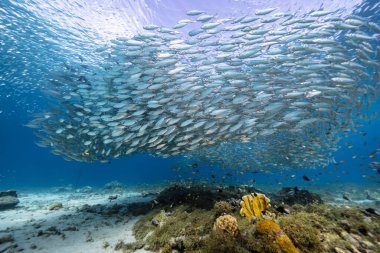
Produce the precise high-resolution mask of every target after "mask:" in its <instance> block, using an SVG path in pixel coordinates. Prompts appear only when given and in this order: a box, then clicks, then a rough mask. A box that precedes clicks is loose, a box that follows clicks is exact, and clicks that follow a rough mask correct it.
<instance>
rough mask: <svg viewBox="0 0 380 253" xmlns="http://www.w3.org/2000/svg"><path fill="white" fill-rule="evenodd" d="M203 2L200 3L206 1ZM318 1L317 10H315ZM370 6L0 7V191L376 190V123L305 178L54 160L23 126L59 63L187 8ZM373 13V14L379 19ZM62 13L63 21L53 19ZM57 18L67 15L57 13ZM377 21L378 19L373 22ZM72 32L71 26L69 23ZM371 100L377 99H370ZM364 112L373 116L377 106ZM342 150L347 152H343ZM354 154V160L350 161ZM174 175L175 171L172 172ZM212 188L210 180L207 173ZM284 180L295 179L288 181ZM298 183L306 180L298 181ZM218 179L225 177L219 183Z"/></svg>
mask: <svg viewBox="0 0 380 253" xmlns="http://www.w3.org/2000/svg"><path fill="white" fill-rule="evenodd" d="M206 2H207V3H206ZM321 3H323V4H321ZM375 4H378V1H363V2H361V1H349V2H347V1H343V0H340V1H335V0H334V1H332V0H331V1H310V0H309V1H304V0H298V1H296V0H294V1H287V3H284V1H280V0H278V1H228V0H222V1H221V0H215V1H200V0H198V1H186V0H164V1H155V0H150V1H148V0H146V1H141V2H139V1H132V0H131V1H128V0H123V1H122V0H119V1H112V3H110V1H100V0H99V1H86V0H77V1H68V0H67V1H59V0H56V1H49V3H44V1H42V0H41V1H37V0H36V1H28V0H22V1H10V0H2V1H1V3H0V31H1V33H0V71H1V72H0V190H2V189H8V188H17V189H24V188H25V189H27V188H43V187H51V186H58V185H59V186H61V185H68V184H72V185H74V186H75V187H80V186H84V185H91V186H101V185H104V184H105V183H107V182H109V181H112V180H118V181H120V182H123V183H125V184H127V185H140V184H144V183H145V184H155V183H165V182H167V181H179V180H184V179H190V180H193V181H201V180H204V179H207V180H209V181H210V182H213V181H215V183H252V182H253V181H252V180H255V182H257V183H264V182H265V183H267V184H273V185H277V186H279V187H281V186H286V185H292V186H295V185H299V186H304V187H307V186H320V187H323V186H325V185H328V184H334V183H345V184H351V183H356V184H362V185H373V184H375V185H376V184H377V185H378V183H379V180H380V178H379V174H378V173H377V172H376V171H375V170H373V169H372V168H370V167H369V166H368V164H369V163H370V162H373V161H380V155H378V157H375V158H369V157H368V156H369V154H370V153H372V152H373V151H375V150H376V149H378V148H380V131H379V127H380V119H379V118H377V119H375V120H373V121H370V122H363V127H362V128H360V129H358V132H357V133H349V135H348V137H345V138H343V139H342V140H341V142H340V144H341V145H340V146H341V148H340V149H339V150H338V151H337V152H336V154H335V160H336V161H337V162H339V161H341V160H347V162H344V163H342V164H339V165H335V164H331V165H329V166H327V167H326V168H318V169H315V170H310V169H308V168H305V169H304V170H286V171H279V170H278V169H277V168H273V170H271V172H270V173H258V174H253V173H247V174H244V175H232V176H226V174H227V173H228V170H227V171H226V170H222V169H220V168H214V167H209V166H207V165H206V164H199V170H200V172H199V173H197V174H195V175H193V174H192V173H191V170H189V168H188V166H187V165H189V164H192V163H196V162H197V161H187V160H184V158H183V157H181V156H177V157H172V158H166V159H164V158H159V157H154V156H151V155H149V154H139V155H132V156H130V157H126V158H121V159H114V160H111V162H110V163H109V164H101V163H91V164H86V163H79V162H67V161H65V160H63V159H62V158H61V157H59V156H55V155H53V154H51V153H50V152H49V149H45V148H40V147H38V146H36V145H35V144H34V142H36V141H37V140H38V139H37V137H36V136H34V135H33V131H34V130H33V129H29V128H27V127H25V124H27V123H28V121H29V120H30V119H31V115H32V113H36V112H40V111H41V110H43V109H44V108H46V107H47V105H48V104H49V102H50V101H48V100H47V98H46V96H45V94H44V93H43V87H44V84H45V83H46V80H47V78H48V77H49V73H51V72H53V71H59V70H60V69H61V68H62V64H63V63H64V62H70V63H71V64H80V63H81V61H86V62H93V63H94V64H96V57H95V56H93V55H92V54H91V50H92V49H93V48H94V44H96V43H99V42H101V41H107V40H110V39H113V38H115V37H118V36H120V35H124V36H125V34H127V35H133V34H134V33H136V32H138V31H140V30H141V27H142V26H143V25H146V24H150V23H154V24H158V25H173V24H175V22H176V21H177V20H179V19H183V18H185V13H186V11H187V10H190V9H202V10H205V11H207V12H209V13H218V15H221V16H223V15H239V16H240V15H243V14H245V13H247V12H250V11H252V10H255V9H257V8H258V7H260V8H265V7H272V6H276V7H279V8H281V9H283V10H284V11H285V10H286V11H295V12H301V13H303V12H304V13H306V12H308V11H310V10H315V9H319V8H320V7H321V6H322V7H324V8H325V9H334V8H344V9H345V10H346V11H347V12H354V13H357V14H360V15H362V16H368V15H371V16H373V15H375V16H377V17H380V14H379V13H373V10H371V12H369V11H368V10H367V6H372V5H375ZM379 9H380V8H378V10H377V11H378V12H380V10H379ZM61 11H63V14H62V12H61ZM65 12H66V13H65ZM378 20H379V22H378V23H380V18H379V19H378ZM78 24H80V25H78ZM377 100H379V99H378V98H377ZM371 110H372V111H380V102H379V101H377V103H375V104H373V105H372V107H371ZM345 142H349V143H351V145H352V146H353V147H352V148H348V147H347V146H345V145H344V143H345ZM353 156H357V158H356V159H353ZM178 167H180V168H181V171H180V172H176V171H174V169H176V168H178ZM211 174H214V175H216V178H217V179H216V180H210V175H211ZM290 175H295V179H291V177H290ZM303 175H307V177H309V178H310V179H311V181H305V180H303V179H302V176H303ZM223 177H225V178H223Z"/></svg>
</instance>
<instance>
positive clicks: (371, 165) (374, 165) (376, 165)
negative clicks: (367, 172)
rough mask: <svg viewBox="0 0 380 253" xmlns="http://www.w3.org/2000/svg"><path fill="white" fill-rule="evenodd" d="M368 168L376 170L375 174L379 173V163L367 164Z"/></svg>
mask: <svg viewBox="0 0 380 253" xmlns="http://www.w3.org/2000/svg"><path fill="white" fill-rule="evenodd" d="M369 167H371V168H374V169H377V172H378V173H380V171H379V170H380V162H371V163H369Z"/></svg>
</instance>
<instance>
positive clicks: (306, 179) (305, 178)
mask: <svg viewBox="0 0 380 253" xmlns="http://www.w3.org/2000/svg"><path fill="white" fill-rule="evenodd" d="M302 179H303V180H305V181H310V178H308V177H307V176H302Z"/></svg>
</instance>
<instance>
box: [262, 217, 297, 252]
mask: <svg viewBox="0 0 380 253" xmlns="http://www.w3.org/2000/svg"><path fill="white" fill-rule="evenodd" d="M256 232H257V234H258V235H259V236H260V237H261V238H262V239H263V241H264V242H265V244H266V247H267V248H268V249H269V248H270V252H276V253H298V252H299V251H298V250H297V248H296V247H295V246H294V245H293V243H292V241H291V240H290V238H289V237H288V236H287V235H286V234H285V233H284V231H282V229H281V228H280V226H279V225H277V224H276V223H275V222H274V221H272V220H267V219H264V220H261V221H259V222H258V223H257V226H256Z"/></svg>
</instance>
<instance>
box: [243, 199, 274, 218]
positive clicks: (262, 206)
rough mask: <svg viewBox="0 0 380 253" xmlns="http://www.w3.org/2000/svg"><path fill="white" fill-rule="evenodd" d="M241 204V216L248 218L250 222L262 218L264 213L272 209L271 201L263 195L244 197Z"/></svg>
mask: <svg viewBox="0 0 380 253" xmlns="http://www.w3.org/2000/svg"><path fill="white" fill-rule="evenodd" d="M242 200H243V201H241V202H240V206H241V209H240V215H241V216H244V217H246V218H247V219H248V220H249V221H252V218H260V217H262V216H263V213H265V211H266V210H267V209H268V208H269V207H270V203H269V202H270V200H269V199H268V198H267V197H266V196H265V195H264V194H261V193H251V194H248V195H245V196H243V197H242Z"/></svg>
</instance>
